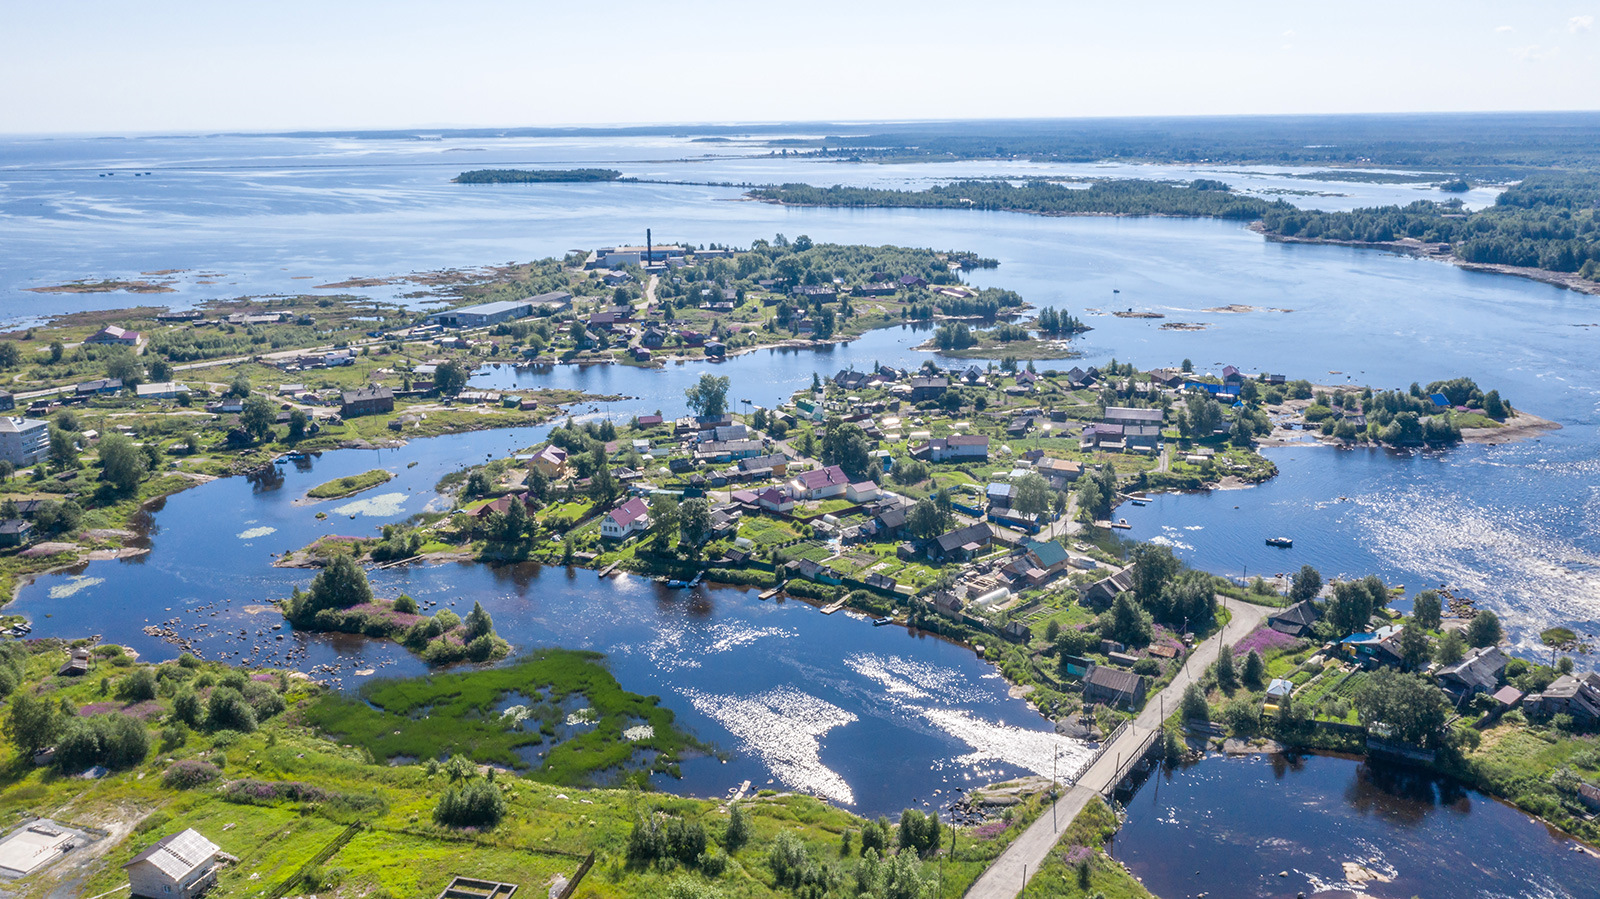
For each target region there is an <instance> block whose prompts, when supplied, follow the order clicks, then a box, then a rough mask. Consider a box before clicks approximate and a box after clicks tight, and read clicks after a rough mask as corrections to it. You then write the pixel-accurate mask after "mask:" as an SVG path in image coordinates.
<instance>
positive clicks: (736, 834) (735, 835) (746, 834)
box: [722, 803, 751, 852]
mask: <svg viewBox="0 0 1600 899" xmlns="http://www.w3.org/2000/svg"><path fill="white" fill-rule="evenodd" d="M750 834H751V827H750V816H749V815H748V814H746V813H745V810H744V806H742V805H739V804H738V803H734V806H733V808H732V809H731V810H730V811H729V812H728V830H727V832H726V833H724V834H723V835H722V845H723V846H724V847H726V848H727V850H728V851H729V852H738V851H739V850H740V849H741V848H743V847H744V845H745V844H746V843H748V842H750Z"/></svg>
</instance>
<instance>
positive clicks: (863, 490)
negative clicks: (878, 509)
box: [844, 481, 878, 503]
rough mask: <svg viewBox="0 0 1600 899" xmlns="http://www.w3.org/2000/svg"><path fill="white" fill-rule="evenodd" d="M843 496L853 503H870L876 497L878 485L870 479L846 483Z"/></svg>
mask: <svg viewBox="0 0 1600 899" xmlns="http://www.w3.org/2000/svg"><path fill="white" fill-rule="evenodd" d="M844 498H845V499H847V500H849V501H851V502H853V503H870V502H872V501H873V500H875V499H877V498H878V485H877V484H874V483H872V482H871V481H861V482H859V483H855V484H846V485H845V488H844Z"/></svg>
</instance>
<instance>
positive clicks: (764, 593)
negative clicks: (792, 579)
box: [756, 581, 789, 599]
mask: <svg viewBox="0 0 1600 899" xmlns="http://www.w3.org/2000/svg"><path fill="white" fill-rule="evenodd" d="M787 583H789V582H788V581H780V582H779V583H778V586H776V587H773V588H772V589H771V590H763V591H761V593H760V594H759V595H758V596H757V597H756V599H771V598H772V597H774V596H777V595H778V594H779V593H781V592H783V585H784V584H787Z"/></svg>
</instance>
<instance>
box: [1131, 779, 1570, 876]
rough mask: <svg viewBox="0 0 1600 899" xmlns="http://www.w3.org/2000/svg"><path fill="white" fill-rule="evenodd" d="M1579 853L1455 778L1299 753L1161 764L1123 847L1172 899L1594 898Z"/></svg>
mask: <svg viewBox="0 0 1600 899" xmlns="http://www.w3.org/2000/svg"><path fill="white" fill-rule="evenodd" d="M1575 848H1577V844H1576V841H1575V840H1573V839H1572V838H1570V837H1568V836H1566V835H1564V834H1561V833H1559V832H1557V831H1554V830H1551V829H1549V828H1547V827H1545V826H1543V825H1541V824H1540V823H1539V822H1537V821H1534V820H1531V819H1529V818H1528V817H1527V816H1526V815H1524V814H1522V813H1521V812H1519V811H1517V810H1516V809H1514V808H1512V807H1510V806H1508V805H1505V804H1503V803H1500V802H1497V801H1495V800H1494V799H1492V798H1490V797H1488V796H1486V795H1484V794H1483V793H1480V792H1478V791H1476V790H1469V789H1466V788H1464V787H1462V786H1461V785H1460V784H1458V783H1456V782H1454V781H1451V780H1449V779H1448V778H1442V777H1438V776H1436V775H1432V774H1429V773H1428V772H1425V771H1421V770H1418V769H1413V768H1406V767H1399V766H1391V765H1385V764H1382V763H1376V764H1375V763H1371V762H1361V761H1356V760H1352V759H1347V758H1335V757H1330V756H1307V755H1299V756H1293V757H1289V758H1285V757H1283V756H1249V757H1245V758H1222V757H1211V758H1207V759H1206V760H1204V761H1202V762H1200V763H1198V764H1195V765H1188V766H1184V767H1182V768H1178V769H1175V770H1163V771H1160V772H1157V773H1156V774H1154V775H1152V776H1151V778H1150V780H1149V781H1148V782H1146V783H1145V784H1144V786H1143V787H1141V788H1140V790H1139V792H1138V793H1137V794H1136V795H1134V796H1133V797H1132V798H1131V799H1129V800H1128V803H1127V820H1126V822H1125V823H1124V825H1123V827H1122V829H1121V830H1120V831H1118V832H1117V836H1116V839H1115V841H1114V846H1113V855H1114V856H1115V857H1116V858H1117V860H1118V861H1121V862H1123V863H1124V864H1126V865H1128V867H1129V869H1130V870H1132V871H1133V873H1134V874H1135V875H1136V876H1137V877H1139V879H1140V880H1141V881H1143V883H1144V885H1145V886H1146V887H1147V888H1148V889H1149V890H1150V891H1151V892H1153V893H1155V894H1156V895H1158V896H1162V897H1166V899H1175V897H1183V896H1199V895H1212V896H1226V897H1235V899H1292V897H1294V896H1296V895H1297V894H1299V895H1308V896H1318V897H1325V899H1362V897H1370V899H1407V897H1414V896H1416V897H1424V899H1432V897H1451V899H1513V897H1515V899H1586V897H1591V896H1594V895H1596V889H1597V888H1596V883H1597V882H1600V881H1597V878H1600V862H1597V861H1596V860H1595V857H1594V856H1593V855H1590V854H1587V853H1583V852H1575V851H1573V850H1574V849H1575ZM1346 863H1352V864H1356V865H1360V866H1362V867H1364V868H1366V869H1367V870H1368V871H1370V872H1372V873H1373V874H1376V875H1377V878H1378V879H1365V880H1364V879H1360V878H1361V877H1365V875H1359V876H1358V877H1356V878H1353V877H1351V876H1350V874H1349V873H1347V869H1345V868H1344V865H1345V864H1346Z"/></svg>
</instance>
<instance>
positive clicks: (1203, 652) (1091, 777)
mask: <svg viewBox="0 0 1600 899" xmlns="http://www.w3.org/2000/svg"><path fill="white" fill-rule="evenodd" d="M1217 598H1218V599H1219V600H1222V599H1223V598H1222V597H1220V596H1219V597H1217ZM1227 607H1228V609H1229V610H1230V611H1232V613H1233V619H1232V620H1230V621H1229V622H1228V625H1227V626H1226V627H1224V628H1223V629H1222V631H1221V632H1220V633H1217V634H1215V635H1213V636H1212V637H1211V638H1210V639H1208V640H1206V641H1205V642H1203V643H1201V644H1200V645H1199V646H1198V647H1196V648H1195V651H1194V652H1192V653H1190V655H1189V659H1188V661H1187V662H1185V663H1184V666H1183V668H1182V669H1181V670H1180V671H1179V672H1178V675H1177V677H1174V678H1173V679H1172V683H1171V684H1168V685H1167V687H1166V689H1164V690H1162V691H1161V692H1160V693H1157V694H1156V695H1155V696H1152V697H1150V698H1149V700H1148V701H1147V702H1146V703H1145V707H1144V711H1142V712H1140V713H1139V715H1138V717H1136V718H1135V719H1134V720H1133V722H1132V723H1131V724H1129V725H1128V726H1127V727H1125V728H1123V729H1122V730H1121V731H1120V732H1119V733H1118V734H1117V737H1116V739H1115V740H1112V741H1111V743H1110V744H1108V745H1107V746H1106V748H1105V751H1103V752H1101V753H1100V755H1099V757H1098V758H1097V759H1096V760H1095V762H1094V764H1092V765H1090V766H1089V768H1088V770H1086V771H1084V772H1083V773H1082V774H1081V775H1079V777H1078V779H1077V781H1076V782H1075V783H1074V784H1073V785H1072V787H1070V788H1069V789H1068V790H1067V791H1066V792H1065V793H1063V794H1062V795H1061V798H1060V799H1057V800H1056V805H1055V809H1054V810H1053V812H1052V813H1051V814H1041V815H1040V816H1039V819H1038V820H1037V821H1035V822H1033V824H1032V825H1031V826H1029V828H1028V829H1027V830H1025V831H1023V832H1022V836H1020V837H1018V838H1017V841H1016V842H1014V843H1012V844H1011V845H1010V846H1009V847H1007V848H1006V851H1005V852H1003V853H1001V855H1000V857H999V858H997V859H995V861H994V864H992V865H990V866H989V869H988V870H987V871H984V872H983V876H981V877H979V878H978V881H977V882H976V883H974V884H973V885H972V889H970V890H968V891H967V896H966V899H1013V897H1015V896H1016V895H1017V894H1019V893H1021V892H1022V888H1023V886H1025V885H1026V884H1027V880H1028V878H1029V877H1031V876H1032V875H1033V874H1034V873H1035V872H1037V871H1038V870H1039V866H1040V865H1042V864H1044V861H1045V858H1046V857H1047V856H1049V854H1050V851H1051V850H1052V849H1054V848H1055V845H1056V841H1057V840H1059V839H1060V838H1061V833H1060V830H1063V829H1065V828H1066V827H1067V825H1069V824H1071V823H1072V821H1073V819H1075V818H1077V817H1078V813H1079V812H1081V811H1083V809H1084V807H1085V806H1087V805H1088V804H1089V800H1090V799H1093V798H1094V797H1096V796H1103V795H1105V794H1106V793H1107V792H1109V791H1110V788H1111V787H1112V786H1114V785H1115V783H1116V780H1117V778H1118V777H1119V776H1120V775H1121V771H1120V768H1121V766H1122V765H1121V763H1122V761H1123V755H1124V754H1126V753H1131V752H1133V751H1135V750H1137V749H1138V747H1139V746H1142V745H1143V744H1144V740H1145V739H1146V738H1147V737H1149V735H1150V734H1151V733H1152V732H1153V731H1156V730H1159V729H1160V728H1161V725H1162V723H1163V721H1165V715H1166V710H1167V709H1175V708H1177V707H1178V702H1179V701H1180V700H1181V699H1182V698H1183V691H1184V690H1186V689H1188V687H1189V685H1190V684H1192V683H1196V682H1198V681H1199V680H1200V677H1201V675H1203V674H1204V673H1205V670H1206V666H1207V665H1210V664H1211V663H1212V662H1214V661H1216V659H1217V653H1218V652H1219V651H1220V649H1221V645H1222V643H1224V642H1226V643H1228V644H1229V645H1232V644H1234V643H1237V642H1238V641H1239V640H1240V639H1242V638H1243V637H1244V636H1245V635H1246V634H1248V633H1250V632H1251V631H1253V630H1255V629H1256V626H1257V625H1259V624H1260V623H1261V621H1262V620H1263V619H1265V618H1266V617H1267V615H1268V614H1270V613H1271V612H1272V611H1273V610H1272V609H1269V608H1266V607H1264V606H1253V605H1249V604H1247V603H1242V602H1239V601H1238V600H1234V601H1232V602H1228V603H1227Z"/></svg>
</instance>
